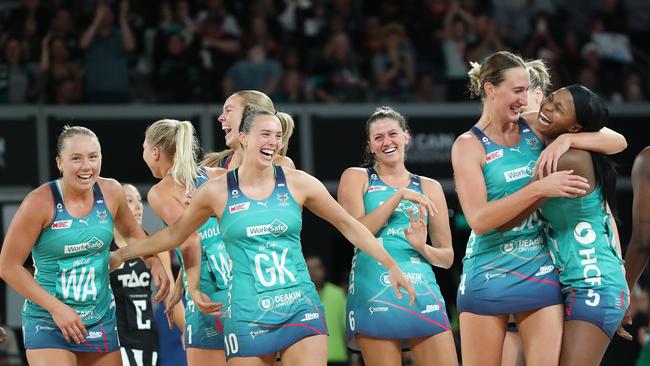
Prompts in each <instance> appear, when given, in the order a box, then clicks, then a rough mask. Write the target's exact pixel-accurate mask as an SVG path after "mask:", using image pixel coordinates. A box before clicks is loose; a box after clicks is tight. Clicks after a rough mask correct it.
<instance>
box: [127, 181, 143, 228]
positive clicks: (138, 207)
mask: <svg viewBox="0 0 650 366" xmlns="http://www.w3.org/2000/svg"><path fill="white" fill-rule="evenodd" d="M122 189H123V190H124V196H125V197H126V203H127V205H128V206H129V209H130V210H131V212H132V213H133V217H134V218H135V221H137V222H138V224H140V225H142V211H143V207H142V197H141V196H140V192H138V189H137V188H135V187H134V186H132V185H130V184H124V185H122Z"/></svg>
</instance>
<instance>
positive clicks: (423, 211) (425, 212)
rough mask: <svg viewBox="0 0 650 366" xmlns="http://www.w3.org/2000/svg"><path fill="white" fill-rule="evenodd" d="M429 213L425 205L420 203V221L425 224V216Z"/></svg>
mask: <svg viewBox="0 0 650 366" xmlns="http://www.w3.org/2000/svg"><path fill="white" fill-rule="evenodd" d="M426 214H427V211H426V210H425V209H424V206H422V204H420V207H418V222H419V223H421V224H422V225H424V216H425V215H426Z"/></svg>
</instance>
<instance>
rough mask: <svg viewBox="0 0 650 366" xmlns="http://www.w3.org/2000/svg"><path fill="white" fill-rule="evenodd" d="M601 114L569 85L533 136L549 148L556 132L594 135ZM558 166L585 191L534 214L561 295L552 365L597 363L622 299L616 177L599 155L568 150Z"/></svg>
mask: <svg viewBox="0 0 650 366" xmlns="http://www.w3.org/2000/svg"><path fill="white" fill-rule="evenodd" d="M608 115H609V112H608V109H607V106H606V105H605V103H604V102H603V101H602V99H600V98H599V97H598V96H597V95H596V94H594V93H593V92H591V91H590V90H589V89H587V88H586V87H584V86H582V85H571V86H568V87H566V88H562V89H560V90H558V91H556V92H554V93H552V94H551V95H550V96H549V97H548V98H546V99H545V100H544V102H543V103H542V106H541V109H540V114H539V118H538V121H537V122H536V130H537V131H538V132H539V133H540V134H541V135H542V136H543V138H544V140H545V142H548V143H550V142H552V141H553V140H555V139H556V138H557V137H558V136H559V135H560V134H564V133H575V132H579V131H592V132H593V131H599V130H600V129H602V127H603V126H604V125H605V124H606V123H607V119H608ZM558 168H559V169H570V170H573V171H575V172H577V173H578V174H580V175H581V176H584V177H586V178H587V179H588V180H589V186H590V188H589V189H588V190H587V192H586V193H585V194H584V195H581V196H579V197H577V198H551V199H549V200H546V201H545V202H543V205H542V206H541V208H540V213H541V215H542V218H543V219H544V221H545V222H546V225H547V230H546V232H547V238H548V242H549V246H550V250H551V254H552V256H553V260H554V264H555V266H556V267H557V269H558V270H559V272H560V283H561V285H562V292H563V294H564V297H565V323H564V335H563V340H562V353H561V358H560V365H599V364H600V361H601V359H602V357H603V354H604V353H605V350H606V349H607V346H608V345H609V341H610V339H611V337H612V336H613V335H614V332H615V331H616V329H617V328H618V326H619V324H620V322H621V320H622V319H623V315H624V313H625V309H626V308H627V305H628V304H627V302H628V299H629V293H628V290H627V284H626V282H625V274H624V272H623V268H622V263H623V261H622V259H621V255H620V248H617V242H616V240H615V237H614V233H615V230H614V229H613V228H612V227H611V225H610V220H611V218H610V216H611V215H610V213H609V212H608V209H607V207H608V204H609V206H610V207H613V208H615V207H616V206H615V194H616V171H615V170H614V168H613V165H612V163H611V162H610V161H609V160H608V159H606V158H605V156H604V155H601V154H597V153H589V152H587V151H584V150H576V149H570V150H569V151H567V152H566V153H565V154H564V155H563V156H562V157H561V158H560V160H559V161H558ZM541 203H542V202H539V203H538V204H541ZM537 206H538V205H535V206H534V207H537Z"/></svg>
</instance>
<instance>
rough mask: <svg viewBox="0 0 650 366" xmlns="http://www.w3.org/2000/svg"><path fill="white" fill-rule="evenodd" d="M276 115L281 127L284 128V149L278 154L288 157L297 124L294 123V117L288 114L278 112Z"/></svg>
mask: <svg viewBox="0 0 650 366" xmlns="http://www.w3.org/2000/svg"><path fill="white" fill-rule="evenodd" d="M275 115H276V117H278V119H279V120H280V125H281V126H282V149H280V151H279V152H278V154H279V155H282V156H287V151H289V139H291V135H293V129H294V127H295V123H294V122H293V117H291V115H290V114H288V113H284V112H277V113H276V114H275Z"/></svg>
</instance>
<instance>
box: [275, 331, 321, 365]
mask: <svg viewBox="0 0 650 366" xmlns="http://www.w3.org/2000/svg"><path fill="white" fill-rule="evenodd" d="M280 358H281V359H282V366H301V365H309V366H327V336H326V335H324V334H322V335H312V336H308V337H305V338H303V339H301V340H299V341H298V342H296V343H294V344H292V345H290V346H289V347H287V348H285V349H284V350H283V351H280Z"/></svg>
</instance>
